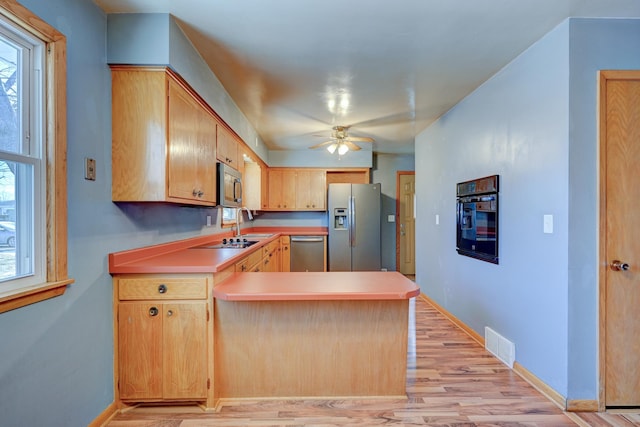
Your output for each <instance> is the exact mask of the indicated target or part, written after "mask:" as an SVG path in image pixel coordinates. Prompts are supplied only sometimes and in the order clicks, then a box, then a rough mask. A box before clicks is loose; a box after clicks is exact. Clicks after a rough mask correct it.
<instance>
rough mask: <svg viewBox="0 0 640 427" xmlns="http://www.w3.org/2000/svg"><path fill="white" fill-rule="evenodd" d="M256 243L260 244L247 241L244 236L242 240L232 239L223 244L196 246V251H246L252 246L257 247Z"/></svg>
mask: <svg viewBox="0 0 640 427" xmlns="http://www.w3.org/2000/svg"><path fill="white" fill-rule="evenodd" d="M241 239H242V240H241ZM256 243H258V241H257V240H247V239H246V238H244V236H242V237H240V239H238V238H235V239H230V240H229V241H227V239H224V240H223V241H222V242H221V243H215V244H213V245H202V246H196V247H195V248H194V249H244V248H248V247H249V246H251V245H255V244H256Z"/></svg>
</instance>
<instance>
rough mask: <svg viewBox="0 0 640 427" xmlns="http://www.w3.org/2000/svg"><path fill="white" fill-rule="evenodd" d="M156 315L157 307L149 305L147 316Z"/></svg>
mask: <svg viewBox="0 0 640 427" xmlns="http://www.w3.org/2000/svg"><path fill="white" fill-rule="evenodd" d="M157 315H158V307H151V308H150V309H149V316H151V317H154V316H157Z"/></svg>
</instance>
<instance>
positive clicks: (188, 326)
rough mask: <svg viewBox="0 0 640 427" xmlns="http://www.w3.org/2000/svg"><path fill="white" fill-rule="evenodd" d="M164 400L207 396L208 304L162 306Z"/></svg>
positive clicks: (169, 304) (170, 304) (167, 304)
mask: <svg viewBox="0 0 640 427" xmlns="http://www.w3.org/2000/svg"><path fill="white" fill-rule="evenodd" d="M162 317H163V326H164V333H163V339H162V350H163V358H164V363H163V365H164V368H163V393H162V394H163V396H162V397H163V398H164V399H190V398H205V397H206V394H207V303H206V302H193V303H189V302H181V303H165V304H164V306H163V311H162Z"/></svg>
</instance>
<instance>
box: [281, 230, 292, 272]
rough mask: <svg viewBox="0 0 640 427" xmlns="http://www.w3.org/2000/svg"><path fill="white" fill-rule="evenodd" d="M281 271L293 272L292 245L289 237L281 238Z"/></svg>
mask: <svg viewBox="0 0 640 427" xmlns="http://www.w3.org/2000/svg"><path fill="white" fill-rule="evenodd" d="M280 248H281V249H282V250H281V251H280V271H284V272H289V271H291V255H290V250H291V243H290V242H289V236H282V237H280Z"/></svg>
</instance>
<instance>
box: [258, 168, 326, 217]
mask: <svg viewBox="0 0 640 427" xmlns="http://www.w3.org/2000/svg"><path fill="white" fill-rule="evenodd" d="M326 198H327V189H326V174H325V171H324V170H322V169H298V168H280V169H277V168H274V169H269V203H268V210H285V211H293V210H309V211H323V210H326Z"/></svg>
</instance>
